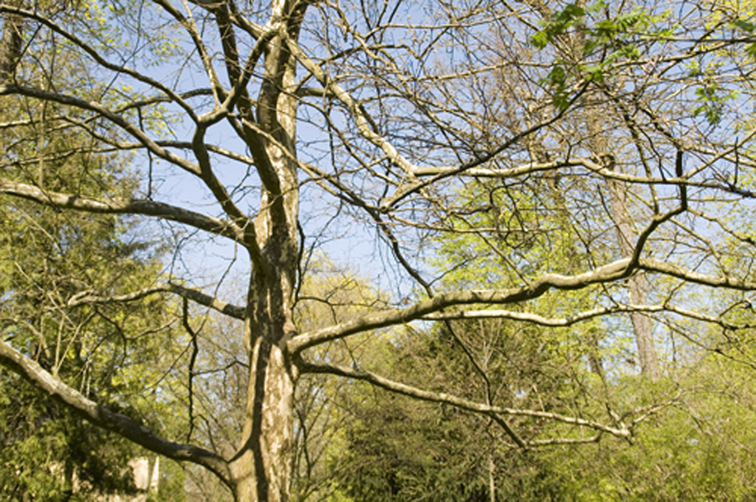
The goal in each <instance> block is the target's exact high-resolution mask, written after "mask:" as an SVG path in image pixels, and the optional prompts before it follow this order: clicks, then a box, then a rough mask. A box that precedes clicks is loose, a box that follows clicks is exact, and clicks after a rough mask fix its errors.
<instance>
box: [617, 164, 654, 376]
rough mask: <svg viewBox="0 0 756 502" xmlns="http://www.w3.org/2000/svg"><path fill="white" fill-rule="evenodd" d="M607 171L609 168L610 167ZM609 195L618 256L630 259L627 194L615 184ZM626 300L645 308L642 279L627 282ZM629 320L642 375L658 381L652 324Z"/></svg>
mask: <svg viewBox="0 0 756 502" xmlns="http://www.w3.org/2000/svg"><path fill="white" fill-rule="evenodd" d="M607 167H609V168H612V167H613V166H612V165H608V166H607ZM609 192H610V194H611V199H612V212H613V213H614V219H615V225H616V226H617V234H618V238H619V244H620V252H621V253H622V256H623V257H629V256H632V255H633V251H634V249H633V242H634V238H633V236H634V232H633V228H632V225H631V221H632V220H631V218H630V214H629V212H628V210H627V204H626V202H625V198H626V193H625V190H624V186H623V185H621V184H620V183H617V182H611V181H610V182H609ZM627 286H628V293H629V294H628V296H629V300H630V304H631V305H646V302H647V297H646V289H645V285H644V284H643V275H642V274H635V275H633V276H631V277H630V278H629V279H628V285H627ZM630 320H631V322H632V324H633V330H634V332H635V344H636V346H637V348H638V362H639V363H640V367H641V373H642V374H644V375H646V376H647V377H649V378H650V379H652V380H655V379H657V378H659V375H660V370H659V361H658V359H657V357H656V347H655V346H654V334H653V327H652V326H651V320H650V319H649V318H648V317H646V316H645V315H643V314H642V313H640V312H633V313H631V314H630Z"/></svg>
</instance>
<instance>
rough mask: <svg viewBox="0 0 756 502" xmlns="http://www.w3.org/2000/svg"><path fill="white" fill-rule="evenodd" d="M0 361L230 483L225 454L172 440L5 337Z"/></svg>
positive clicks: (118, 428)
mask: <svg viewBox="0 0 756 502" xmlns="http://www.w3.org/2000/svg"><path fill="white" fill-rule="evenodd" d="M0 364H2V365H4V366H6V367H8V368H9V369H11V370H12V371H14V372H16V373H18V374H19V375H20V376H21V377H22V378H24V379H25V380H27V381H28V382H29V383H31V384H32V385H34V386H35V387H36V388H38V389H40V390H41V391H42V392H45V393H46V394H48V395H49V396H51V397H52V398H54V399H56V400H58V401H60V402H61V403H63V404H64V405H66V406H67V407H69V408H70V409H72V410H73V411H75V412H76V413H78V414H80V415H81V416H83V417H84V418H85V419H86V420H88V421H89V422H91V423H93V424H95V425H97V426H99V427H103V428H105V429H108V430H110V431H112V432H115V433H116V434H119V435H121V436H123V437H125V438H126V439H128V440H130V441H133V442H135V443H137V444H139V445H141V446H143V447H144V448H147V449H148V450H150V451H153V452H155V453H158V454H160V455H165V456H166V457H168V458H172V459H174V460H180V461H189V462H193V463H196V464H199V465H202V466H203V467H206V468H207V469H209V470H210V471H212V472H213V473H215V474H216V475H217V476H218V477H219V478H220V479H221V480H222V481H223V482H224V483H226V484H227V485H229V486H231V472H230V470H229V468H228V464H227V462H226V460H224V459H223V458H222V457H220V456H218V455H216V454H215V453H212V452H210V451H207V450H204V449H202V448H198V447H197V446H193V445H189V444H183V443H176V442H173V441H170V440H168V439H166V438H164V437H162V436H160V435H158V434H156V433H155V432H154V431H152V430H151V429H149V428H148V427H146V426H145V425H143V424H142V423H140V422H137V421H136V420H134V419H133V418H130V417H127V416H126V415H122V414H120V413H115V412H113V411H110V410H108V409H107V408H104V407H102V406H100V405H98V404H97V403H95V402H94V401H91V400H89V399H87V398H86V397H84V396H83V395H82V394H80V393H79V392H77V391H76V390H74V389H72V388H71V387H69V386H68V385H66V384H64V383H63V382H61V381H60V380H58V379H56V378H54V377H53V376H52V375H51V374H50V373H48V372H47V371H45V370H44V369H43V368H42V367H41V366H40V365H39V364H37V363H36V362H35V361H33V360H31V359H29V358H28V357H26V356H24V355H23V354H21V353H20V352H18V351H17V350H15V349H14V348H13V347H11V346H10V345H8V344H7V343H5V342H4V341H2V340H0Z"/></svg>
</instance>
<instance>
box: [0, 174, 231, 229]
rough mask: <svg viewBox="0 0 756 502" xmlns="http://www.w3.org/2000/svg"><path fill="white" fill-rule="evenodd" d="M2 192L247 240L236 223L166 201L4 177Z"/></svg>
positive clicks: (68, 207) (0, 191)
mask: <svg viewBox="0 0 756 502" xmlns="http://www.w3.org/2000/svg"><path fill="white" fill-rule="evenodd" d="M0 193H5V194H8V195H12V196H16V197H22V198H24V199H28V200H32V201H34V202H38V203H39V204H43V205H46V206H51V207H55V208H59V209H74V210H77V211H84V212H89V213H104V214H135V215H136V214H139V215H144V216H153V217H157V218H162V219H165V220H171V221H175V222H178V223H183V224H185V225H189V226H191V227H194V228H197V229H200V230H205V231H207V232H211V233H213V234H216V235H220V236H223V237H227V238H229V239H233V240H235V241H237V242H241V243H244V236H243V233H242V230H240V229H238V228H237V227H236V225H234V224H233V223H231V222H229V221H226V220H221V219H218V218H213V217H211V216H206V215H204V214H200V213H195V212H194V211H189V210H187V209H183V208H180V207H176V206H173V205H170V204H165V203H162V202H154V201H151V200H139V199H121V198H112V199H101V198H95V197H87V196H84V195H75V194H64V193H58V192H51V191H48V190H42V189H40V188H37V187H35V186H32V185H27V184H25V183H17V182H15V181H10V180H7V179H2V178H0Z"/></svg>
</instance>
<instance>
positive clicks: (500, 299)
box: [289, 259, 631, 353]
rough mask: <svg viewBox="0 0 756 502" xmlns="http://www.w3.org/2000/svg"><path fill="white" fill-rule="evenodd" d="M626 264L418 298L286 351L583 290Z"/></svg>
mask: <svg viewBox="0 0 756 502" xmlns="http://www.w3.org/2000/svg"><path fill="white" fill-rule="evenodd" d="M629 263H630V260H629V259H622V260H618V261H615V262H614V263H611V264H609V265H605V266H603V267H599V268H597V269H595V270H591V271H589V272H585V273H583V274H579V275H573V276H565V275H559V274H546V275H544V276H542V277H541V278H539V279H537V280H535V281H533V282H531V283H530V284H529V285H527V286H522V287H519V288H511V289H502V290H479V291H459V292H450V293H442V294H439V295H436V296H434V297H433V298H430V299H428V300H424V301H420V302H418V303H416V304H415V305H413V306H411V307H409V308H406V309H398V310H390V311H387V312H379V313H375V314H370V315H367V316H364V317H362V318H361V319H356V320H354V321H349V322H345V323H341V324H337V325H335V326H331V327H328V328H325V329H322V330H318V331H315V332H312V333H306V334H303V335H301V336H298V337H296V338H294V339H292V340H291V341H290V342H289V350H291V351H292V352H295V353H296V352H299V351H301V350H304V349H306V348H308V347H312V346H314V345H318V344H320V343H324V342H327V341H329V340H333V339H336V338H342V337H345V336H348V335H352V334H355V333H361V332H364V331H370V330H374V329H379V328H385V327H388V326H395V325H399V324H404V323H407V322H410V321H413V320H416V319H420V318H422V317H423V316H426V315H429V314H433V313H435V312H438V311H440V310H443V309H445V308H448V307H454V306H458V305H472V304H489V305H497V304H509V303H518V302H523V301H527V300H532V299H534V298H538V297H539V296H541V295H543V294H544V293H546V292H547V291H548V290H550V289H563V290H573V289H582V288H585V287H587V286H590V285H591V284H598V283H603V282H610V281H614V280H617V279H621V278H623V277H626V276H627V275H628V274H629V273H630V272H631V270H628V268H627V265H628V264H629Z"/></svg>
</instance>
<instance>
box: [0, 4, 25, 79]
mask: <svg viewBox="0 0 756 502" xmlns="http://www.w3.org/2000/svg"><path fill="white" fill-rule="evenodd" d="M8 4H9V5H12V6H13V7H20V6H21V1H20V0H10V1H9V2H8ZM23 27H24V20H23V18H22V17H19V16H17V15H15V14H6V15H5V21H4V22H3V38H2V40H0V85H1V84H4V83H6V82H8V81H10V80H12V79H13V76H14V74H15V72H16V64H18V60H19V58H20V57H21V49H22V47H23V45H22V44H23V39H22V33H23Z"/></svg>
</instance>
